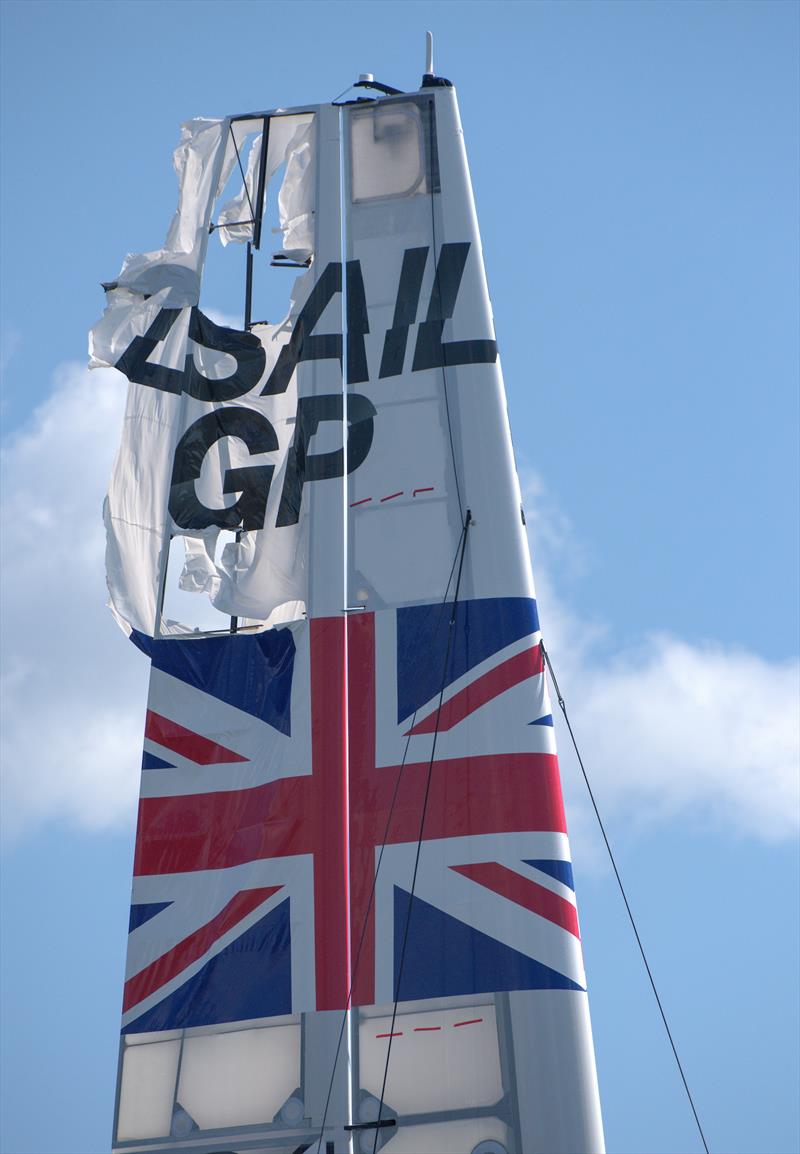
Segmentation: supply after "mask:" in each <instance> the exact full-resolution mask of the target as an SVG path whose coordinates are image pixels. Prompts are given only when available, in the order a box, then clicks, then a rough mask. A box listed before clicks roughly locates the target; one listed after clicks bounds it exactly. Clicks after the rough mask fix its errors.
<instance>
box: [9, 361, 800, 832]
mask: <svg viewBox="0 0 800 1154" xmlns="http://www.w3.org/2000/svg"><path fill="white" fill-rule="evenodd" d="M56 380H57V385H56V388H55V390H54V392H53V393H52V395H51V396H50V398H49V399H48V400H47V401H46V402H45V403H44V404H43V405H41V406H40V407H39V408H38V409H37V410H36V411H35V412H34V414H33V415H32V417H31V419H30V421H29V423H28V425H27V426H26V427H25V428H24V429H23V430H22V431H21V432H19V433H18V434H16V435H15V436H14V437H12V438H11V439H10V440H9V441H8V442H7V443H6V446H5V449H4V453H3V467H4V474H5V479H4V485H3V509H2V516H3V523H4V526H5V532H4V550H3V560H4V576H5V580H4V587H3V598H4V605H5V622H4V631H3V663H4V669H5V673H4V679H3V696H4V707H3V734H4V744H5V748H4V751H3V763H4V767H5V769H4V794H5V796H4V806H3V817H4V822H5V824H6V828H7V829H8V830H9V831H10V832H11V833H12V834H16V835H20V834H21V833H24V831H25V830H26V829H28V828H30V827H32V826H34V825H37V824H40V823H42V822H44V821H48V820H54V819H55V820H62V821H68V822H72V823H76V824H79V825H81V826H83V827H85V828H87V829H99V828H103V827H108V826H112V825H115V824H118V823H121V822H129V821H130V820H131V815H132V812H133V808H134V805H135V798H136V790H137V783H138V775H139V764H140V750H141V737H142V725H143V716H144V705H145V696H146V686H147V662H146V660H145V659H144V658H143V656H142V655H141V654H140V653H139V652H138V651H137V650H135V649H134V647H133V646H132V645H131V644H130V642H127V641H126V640H125V638H124V636H123V635H122V633H121V632H120V631H119V629H118V628H117V626H116V625H115V624H114V623H113V620H112V618H111V615H110V613H109V612H108V610H107V609H106V608H105V607H104V603H105V586H104V579H103V549H104V537H103V526H102V518H101V504H102V498H103V494H104V492H105V488H106V483H107V480H108V477H109V474H110V471H111V465H112V461H113V456H114V452H115V448H116V444H117V440H118V436H119V428H120V424H121V420H122V413H123V407H124V394H125V381H124V379H123V378H122V377H121V376H120V375H119V374H117V373H115V372H114V371H112V370H98V371H95V372H94V373H88V372H87V371H86V370H85V369H83V368H82V367H81V366H79V365H75V364H70V365H65V366H62V368H61V369H60V370H59V371H58V373H57V374H56ZM526 490H527V498H528V499H527V502H526V512H527V514H528V521H529V524H530V526H531V528H532V533H533V535H534V536H535V550H534V558H535V562H536V569H537V583H538V592H539V600H540V604H541V607H542V618H543V622H544V624H545V628H546V634H545V635H546V639H547V641H548V645H549V649H550V652H551V655H552V657H553V660H554V664H555V665H556V671H557V673H558V675H559V679H560V681H561V687H562V690H563V691H564V692H565V695H566V696H567V701H568V706H569V709H570V715H571V718H572V720H573V724H574V725H575V728H576V731H577V733H578V737H579V739H580V742H581V745H582V748H583V751H584V754H585V758H586V761H587V763H588V765H587V767H588V769H589V771H590V775H591V780H592V782H593V786H594V788H595V791H596V793H597V795H598V798H599V800H600V802H601V805H602V808H603V811H604V813H605V814H607V815H608V816H609V817H611V816H614V817H618V816H621V817H624V818H625V822H626V828H630V827H631V826H632V825H633V824H634V822H640V823H641V822H654V821H670V820H673V819H675V818H676V817H678V816H680V818H681V820H683V821H687V820H688V821H692V822H694V821H699V822H706V823H707V822H713V823H718V824H720V825H721V826H724V828H726V829H728V830H734V831H735V832H736V833H744V834H747V835H750V836H754V837H756V838H760V839H765V840H770V839H778V838H783V837H788V836H791V834H792V833H793V831H794V830H795V829H796V827H797V820H798V804H797V765H798V746H799V745H800V741H799V739H798V723H797V720H796V703H797V687H798V680H800V675H799V674H798V666H797V664H796V663H785V664H782V663H777V662H770V661H766V660H764V659H763V658H761V657H759V656H758V655H756V654H753V653H748V652H746V651H744V650H741V649H737V648H735V647H732V646H727V647H726V646H721V645H715V644H712V643H708V644H704V645H690V644H687V643H686V642H685V641H683V640H681V639H680V638H677V637H670V636H665V635H657V636H653V637H650V638H647V639H645V640H644V642H643V643H642V644H641V645H640V646H639V647H638V648H636V649H635V650H627V651H624V652H617V653H616V654H614V655H613V656H609V654H610V652H611V649H610V646H609V644H608V633H607V631H606V630H605V629H604V627H603V626H602V625H598V624H596V623H595V624H587V622H585V621H582V620H580V619H579V618H578V617H577V616H576V615H575V614H574V613H573V612H572V611H570V609H569V608H568V606H567V605H566V604H565V602H564V600H563V599H561V598H559V597H558V596H556V595H555V593H554V591H553V588H552V585H551V583H550V581H549V579H548V578H549V573H550V572H552V571H554V569H558V571H559V572H563V571H565V570H566V571H568V572H569V571H571V572H575V571H579V570H580V569H581V567H582V566H583V565H584V559H583V557H582V555H581V551H580V549H579V548H577V547H576V545H575V543H574V535H573V534H572V531H571V528H570V526H569V523H568V521H567V520H566V518H564V517H563V516H562V515H560V514H559V513H558V511H557V510H555V509H553V508H552V505H551V503H550V502H549V501H548V497H547V493H546V490H545V489H544V487H543V486H542V485H541V483H540V482H535V483H532V482H531V480H530V478H529V479H528V481H527V483H526ZM560 740H561V748H562V754H563V760H564V762H565V764H566V763H568V762H569V760H570V759H569V755H568V754H567V752H566V749H565V735H564V734H562V735H561V739H560ZM566 785H567V792H568V794H571V795H573V796H572V797H571V800H572V802H573V804H572V808H571V830H572V834H573V840H581V841H585V840H586V839H587V837H589V835H588V833H587V831H588V830H589V829H590V825H591V823H590V820H589V817H588V816H587V812H586V802H585V797H584V795H583V793H582V792H581V791H580V790H576V789H575V788H574V780H573V776H572V774H571V773H568V774H567V782H566Z"/></svg>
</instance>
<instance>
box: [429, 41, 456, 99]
mask: <svg viewBox="0 0 800 1154" xmlns="http://www.w3.org/2000/svg"><path fill="white" fill-rule="evenodd" d="M422 87H423V88H452V87H453V85H452V84H451V83H450V81H449V80H445V78H444V77H443V76H437V75H436V73H435V72H434V71H433V33H432V32H426V33H425V72H424V74H423V77H422Z"/></svg>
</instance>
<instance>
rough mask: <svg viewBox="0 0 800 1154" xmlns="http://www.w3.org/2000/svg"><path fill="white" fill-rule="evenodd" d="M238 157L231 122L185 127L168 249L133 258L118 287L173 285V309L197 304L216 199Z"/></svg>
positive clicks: (176, 161) (176, 160)
mask: <svg viewBox="0 0 800 1154" xmlns="http://www.w3.org/2000/svg"><path fill="white" fill-rule="evenodd" d="M235 160H236V152H235V149H234V147H233V141H232V139H231V137H230V121H229V120H227V119H225V120H190V121H189V122H188V123H187V124H184V125H182V127H181V141H180V144H179V145H178V147H177V148H176V149H175V152H174V154H173V158H172V163H173V167H174V168H175V172H176V173H177V176H178V187H179V189H180V193H179V200H178V208H177V211H176V213H175V216H174V217H173V218H172V223H171V224H170V226H169V231H168V232H167V238H166V240H165V241H164V247H163V248H161V249H159V250H158V251H157V252H146V253H135V254H132V255H130V256H127V257H126V258H125V261H124V263H123V265H122V271H121V272H120V274H119V276H118V277H117V284H118V285H120V286H121V287H124V288H129V289H132V290H133V291H134V292H140V293H143V294H150V293H156V292H158V291H159V290H160V289H162V288H168V289H169V297H168V304H169V305H170V306H171V307H172V308H180V307H182V306H184V305H192V304H197V301H198V300H199V297H200V278H201V273H202V268H203V261H204V259H205V254H206V247H207V244H208V226H209V224H210V223H211V212H212V209H213V207H214V200H215V199H216V197H217V195H218V194H219V192H220V190H221V188H222V185H223V184H224V183H225V181H226V180H227V179H228V176H229V175H230V172H231V169H232V167H233V165H234V163H235Z"/></svg>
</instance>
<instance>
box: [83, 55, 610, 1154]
mask: <svg viewBox="0 0 800 1154" xmlns="http://www.w3.org/2000/svg"><path fill="white" fill-rule="evenodd" d="M281 118H285V123H283V124H282V125H281V124H280V119H281ZM291 118H294V120H292V121H291V123H290V119H291ZM273 120H274V121H275V123H272V122H273ZM223 123H225V124H227V125H229V126H230V125H234V128H233V129H230V127H229V129H228V131H229V132H233V135H234V139H235V140H236V142H237V149H240V151H241V157H240V158H241V161H242V171H241V175H242V176H243V183H242V185H241V187H240V188H239V190H238V192H235V195H234V196H233V197H231V198H229V199H227V200H226V201H225V203H224V206H223V208H222V211H221V215H219V217H218V220H219V222H220V223H219V229H220V231H221V232H222V233H223V236H222V239H223V240H224V241H225V242H226V243H228V242H230V241H237V242H243V243H247V244H249V245H250V246H251V248H252V246H254V245H255V244H256V240H257V236H258V234H259V230H260V224H259V223H258V222H259V219H260V216H259V214H260V213H261V211H262V207H263V198H264V195H265V188H266V184H267V181H268V177H269V175H270V173H272V172H277V170H278V168H279V163H275V158H276V156H277V157H279V158H280V162H282V163H284V164H285V176H284V178H283V185H282V188H281V193H280V196H279V198H278V200H279V208H280V211H281V213H282V217H281V219H282V221H283V222H284V223H283V224H282V225H281V228H282V230H283V233H284V249H283V252H282V255H280V256H279V257H278V258H275V260H274V261H273V263H277V264H281V263H284V264H285V263H286V262H287V260H288V261H289V262H290V263H293V264H296V265H297V266H298V267H299V270H300V275H299V277H298V279H297V281H296V282H295V285H294V288H293V290H292V298H293V299H292V303H291V308H290V311H289V315H288V317H287V318H286V320H285V321H284V322H282V323H280V324H276V325H269V326H258V325H255V326H251V328H250V329H247V330H243V331H242V332H238V333H237V332H236V331H235V330H226V333H227V335H223V336H220V334H219V332H216V331H214V329H213V328H209V327H205V328H203V326H202V324H201V323H200V321H199V320H198V319H197V318H198V317H200V316H201V315H202V314H200V313H199V305H198V300H192V301H190V302H186V303H184V304H182V306H181V307H182V309H184V310H185V318H184V317H183V314H179V315H178V316H176V317H174V318H173V320H172V322H171V323H173V324H174V325H177V326H180V325H181V324H182V325H183V328H182V329H180V327H179V328H178V329H176V332H179V336H178V337H174V338H173V340H174V342H175V344H174V347H170V346H169V339H168V337H160V338H159V339H158V340H156V339H154V338H155V337H158V334H159V332H160V331H161V330H160V329H159V328H158V325H159V323H160V324H161V325H162V327H163V325H164V324H165V323H166V322H165V321H164V319H163V315H164V312H165V311H168V310H167V308H166V306H165V305H163V304H159V302H158V301H157V300H156V298H155V297H153V296H148V297H147V299H146V300H143V301H136V302H133V303H135V304H136V307H137V308H138V309H140V310H141V309H145V310H148V313H147V315H148V320H147V326H148V328H147V329H145V328H144V327H143V322H141V321H139V322H137V324H138V326H139V330H141V332H139V333H138V335H139V336H141V333H142V332H145V331H150V330H151V329H152V327H153V325H155V326H156V331H155V332H154V333H153V335H152V336H151V337H150V338H148V339H150V342H151V343H150V345H149V346H147V347H146V348H143V347H142V345H141V344H139V345H138V346H137V349H136V350H134V354H130V352H129V350H127V351H126V350H123V351H122V353H120V354H119V355H117V353H119V350H118V349H115V350H114V355H115V356H116V359H115V360H113V361H112V363H116V364H117V365H119V366H120V367H121V368H123V370H130V371H129V372H128V375H129V379H130V380H131V385H130V389H131V394H130V397H131V400H130V402H129V412H130V413H132V414H133V417H134V419H132V420H130V421H129V422H128V431H127V433H126V438H127V440H126V441H125V442H124V445H123V450H122V451H121V453H120V459H119V461H118V464H117V473H116V475H115V482H114V484H115V485H116V486H117V488H116V491H115V490H114V488H113V487H112V500H111V502H110V504H111V511H110V514H109V516H110V517H111V518H112V520H113V518H117V521H118V522H119V524H122V523H123V522H125V523H127V522H129V521H130V522H135V523H136V524H137V525H141V524H145V521H144V520H142V518H139V519H138V520H137V518H136V517H134V516H132V515H131V516H127V515H125V514H126V513H131V512H133V513H136V512H137V510H141V507H142V503H143V502H144V503H145V504H146V506H147V507H146V509H145V512H146V513H148V516H149V520H148V521H146V525H147V530H148V533H149V534H150V545H149V552H148V553H147V556H148V557H149V558H150V561H149V562H148V567H147V572H146V573H145V575H144V576H142V572H141V564H140V570H139V573H138V576H137V577H136V581H138V585H137V586H136V588H137V589H139V590H141V589H146V590H147V597H146V598H145V600H144V601H143V602H141V603H142V604H143V605H144V609H143V610H141V611H139V610H137V611H136V612H133V611H129V606H130V604H131V597H130V596H128V587H127V586H126V585H125V582H126V581H130V576H129V573H128V570H129V568H130V566H131V565H132V564H134V562H133V560H132V558H133V556H134V553H135V543H134V544H130V545H129V546H126V547H127V548H128V549H129V552H128V554H126V555H125V556H123V550H122V549H121V548H120V547H117V548H116V553H114V547H113V543H114V541H115V540H117V539H119V537H120V534H122V533H123V530H122V529H120V530H119V532H117V529H116V528H115V525H116V522H114V523H113V524H112V528H111V532H110V540H111V542H112V549H111V561H112V569H113V565H114V564H116V569H113V573H114V577H113V580H112V582H111V584H112V598H114V604H115V607H116V610H117V612H118V614H119V616H120V617H122V618H123V619H126V621H127V624H128V627H131V626H133V629H134V632H133V635H132V636H133V639H134V641H135V642H136V643H137V644H138V645H139V647H140V648H141V649H142V650H143V651H144V652H145V653H146V654H147V656H148V657H149V658H150V661H151V682H150V696H149V701H148V711H147V721H146V727H145V743H144V757H143V765H142V783H141V798H140V809H139V824H138V831H137V844H136V859H135V867H134V886H133V897H132V908H131V931H130V938H129V949H128V968H127V973H126V982H125V994H124V1009H123V1024H122V1041H121V1054H120V1076H119V1091H118V1101H117V1111H116V1121H115V1135H114V1143H115V1149H116V1150H120V1151H121V1150H123V1149H124V1150H142V1151H144V1150H153V1151H158V1150H161V1151H179V1150H202V1151H205V1152H206V1154H211V1152H212V1151H218V1150H220V1149H224V1150H226V1151H228V1150H230V1151H239V1150H242V1151H243V1150H245V1149H247V1150H263V1151H267V1150H275V1151H286V1152H287V1154H288V1152H290V1151H299V1150H309V1149H311V1150H314V1151H319V1152H320V1154H321V1152H322V1151H325V1154H330V1152H331V1151H332V1152H333V1154H344V1152H345V1151H347V1152H348V1154H360V1152H361V1151H364V1152H366V1151H372V1150H373V1149H383V1148H384V1147H386V1149H387V1152H388V1154H411V1152H414V1151H418V1152H420V1154H446V1152H453V1154H503V1152H506V1154H512V1152H514V1154H558V1152H561V1154H567V1152H572V1151H587V1152H588V1151H591V1152H600V1151H602V1150H603V1135H602V1125H601V1120H600V1108H599V1101H598V1095H597V1081H596V1074H595V1067H594V1055H593V1048H592V1039H591V1026H590V1022H589V1011H588V1001H587V995H586V978H585V972H584V968H583V961H582V952H581V944H580V928H579V923H578V916H577V909H576V902H575V892H574V883H573V877H572V867H571V861H570V853H569V843H568V838H567V829H566V822H565V817H564V808H563V803H562V798H561V786H560V780H559V772H558V762H557V756H556V750H555V742H554V736H553V726H552V715H551V706H550V702H549V698H548V692H547V685H546V679H545V669H544V664H543V660H542V649H541V632H540V625H539V618H538V611H537V606H536V599H535V592H534V586H533V580H532V576H531V570H530V561H529V555H528V548H527V541H526V537H525V529H524V523H523V518H522V515H521V502H520V489H519V483H518V479H517V474H516V469H515V465H514V459H513V452H512V448H511V439H510V432H509V427H508V419H507V413H506V402H505V393H504V387H503V379H502V373H501V368H500V361H499V354H498V348H497V343H496V336H495V332H494V326H493V320H492V314H491V307H490V303H489V297H488V291H487V287H486V278H485V272H484V265H483V257H482V250H481V241H480V235H479V232H478V226H477V218H476V214H475V207H474V203H473V198H472V190H471V184H470V179H469V171H468V167H467V161H466V154H465V151H464V143H463V132H462V129H461V124H460V120H459V114H458V108H457V103H456V97H455V91H454V90H453V88H452V87H451V86H449V85H448V84H447V83H439V82H434V80H432V78H426V83H425V85H424V86H423V88H422V89H421V90H420V91H419V92H417V93H410V94H406V93H398V94H396V95H387V96H381V97H380V98H378V99H375V100H373V101H369V102H366V103H364V102H361V103H354V104H350V105H344V106H334V105H321V106H316V107H314V108H313V109H308V108H306V109H302V110H288V111H285V110H284V111H282V112H281V113H280V114H264V115H263V116H259V117H254V118H250V119H248V120H244V119H243V118H239V119H238V120H237V118H233V120H232V121H229V122H223ZM270 123H272V128H269V125H270ZM237 125H238V126H239V127H236V126H237ZM245 129H246V130H245ZM248 132H249V134H250V135H249V138H248ZM237 133H238V135H237ZM217 137H218V138H219V141H222V143H219V142H218V145H217V147H218V149H219V155H220V157H221V158H222V159H218V160H217V161H216V163H218V164H219V165H223V164H224V163H227V160H226V157H227V153H226V152H225V148H226V147H227V145H225V143H224V130H220V132H219V133H218V134H217ZM247 139H249V145H248V147H249V152H245V151H244V149H245V144H246V142H247ZM276 142H278V143H276ZM235 151H236V150H234V159H235ZM209 163H210V162H209ZM220 171H221V170H220ZM209 181H210V183H209ZM207 183H208V184H209V187H211V185H212V184H213V186H214V188H215V189H216V190H217V192H218V193H219V194H221V192H222V189H221V187H220V183H221V176H218V177H217V178H216V183H215V184H214V182H213V181H211V178H209V180H208V181H207ZM254 201H255V203H254ZM192 203H193V204H194V201H193V202H192ZM211 203H212V206H213V198H212V201H211ZM209 211H210V210H209ZM203 212H204V213H206V215H207V216H208V212H206V209H205V208H203ZM248 213H251V216H248ZM203 219H205V216H204V217H203ZM208 219H209V220H210V219H211V216H208ZM151 255H152V254H151ZM192 259H193V260H194V259H195V258H194V256H193V257H192ZM163 263H164V262H163V261H162V264H163ZM195 265H196V267H198V268H200V269H202V262H201V261H200V263H197V261H196V262H195ZM160 267H161V266H160V265H159V268H160ZM193 267H194V266H193ZM159 275H160V274H159ZM276 275H283V276H285V273H280V274H276ZM126 291H132V290H129V289H126ZM126 301H127V304H128V305H130V304H131V301H130V300H128V298H126ZM152 302H155V303H152ZM159 310H160V311H159ZM176 311H177V310H176ZM159 317H161V321H160V322H159V319H158V318H159ZM193 318H194V319H193ZM168 319H169V318H168ZM212 323H213V322H212ZM107 327H108V326H107V324H106V328H107ZM137 331H138V330H137ZM180 334H182V335H180ZM135 339H136V337H134V341H135ZM181 342H182V343H181ZM96 345H97V342H96ZM245 348H247V349H249V350H250V353H251V358H250V361H249V362H247V361H246V358H244V354H243V353H242V352H241V350H243V349H245ZM237 349H238V350H240V353H239V357H240V359H239V360H237ZM137 350H138V351H137ZM137 358H138V359H137ZM226 358H227V359H226ZM132 363H134V370H135V371H134V370H131V369H130V367H131V364H132ZM154 364H156V365H160V366H161V367H162V369H164V370H165V371H166V370H168V371H169V372H170V373H172V374H173V375H172V376H164V375H163V373H162V375H161V380H162V382H163V381H168V382H171V383H172V391H170V389H168V388H161V389H160V390H159V388H157V387H154V385H153V381H152V372H151V369H147V368H144V369H143V367H142V366H146V365H150V366H152V365H154ZM245 364H250V365H251V369H252V376H251V377H250V378H248V379H247V380H244V377H243V373H245V370H244V369H243V368H242V365H245ZM234 366H236V367H234ZM148 374H149V377H148ZM245 375H246V373H245ZM237 381H238V382H239V383H238V384H237V383H236V382H237ZM226 382H227V385H226ZM248 382H249V383H248ZM245 384H247V388H244V387H243V386H244V385H245ZM170 406H171V407H170ZM153 412H156V413H157V415H158V416H159V417H160V418H162V420H161V424H160V425H157V422H154V421H153V420H152V419H151V417H152V415H153ZM165 414H167V416H168V419H166V418H165V416H164V415H165ZM156 427H157V431H156V432H153V430H154V429H156ZM256 427H258V428H259V429H260V430H261V434H260V439H259V436H258V435H256V433H255V432H254V430H255V429H256ZM267 429H271V430H272V432H273V435H272V436H270V435H269V434H268V433H267V431H266V430H267ZM148 437H149V440H147V438H148ZM142 438H144V440H142ZM145 444H146V448H143V445H145ZM137 453H138V454H139V456H138V457H137ZM148 455H151V456H152V457H153V459H154V460H157V461H158V462H160V464H159V466H158V468H153V469H151V471H150V473H149V475H148V479H147V480H146V482H144V491H143V492H137V491H135V486H132V482H131V477H133V476H134V475H137V476H141V475H142V473H143V469H142V468H141V467H139V466H137V467H136V468H133V467H132V466H131V462H132V461H139V462H140V464H141V462H142V461H144V458H145V457H148ZM176 462H177V463H176ZM137 502H138V505H137ZM187 510H188V511H187ZM198 510H200V511H199V512H198ZM226 532H227V533H228V534H229V535H231V536H232V540H230V541H229V543H228V545H227V546H226V549H227V553H223V552H221V551H220V548H219V546H220V543H221V535H224V534H225V533H226ZM115 533H117V537H116V538H115ZM173 538H175V539H177V540H180V541H184V540H185V542H186V548H185V551H186V559H185V562H184V568H183V572H182V576H181V581H182V587H183V589H184V591H187V590H188V589H194V590H195V591H199V592H201V593H204V594H206V595H207V596H208V597H209V599H210V601H211V603H212V605H213V606H214V607H215V608H216V610H217V611H219V612H221V613H226V614H231V615H232V616H233V617H234V618H236V623H235V624H236V631H235V632H230V631H222V630H220V629H219V627H218V628H217V630H216V631H214V630H210V631H209V630H208V629H205V630H201V631H200V633H199V634H198V633H195V634H194V635H191V634H187V631H186V630H185V629H183V630H182V629H181V628H180V627H179V626H177V625H175V623H174V622H172V621H170V620H168V619H167V617H166V614H165V611H164V603H165V597H166V596H167V595H168V588H167V587H168V586H169V581H170V572H171V571H170V567H169V565H167V564H166V563H165V559H166V560H168V557H169V552H170V544H169V543H170V540H171V539H173ZM120 558H121V560H120ZM126 558H127V559H126ZM173 578H174V574H173ZM115 590H116V591H117V593H118V595H117V593H115ZM120 590H121V592H119V591H120ZM126 596H128V600H127V601H126V600H125V597H126ZM137 596H138V594H137Z"/></svg>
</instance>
